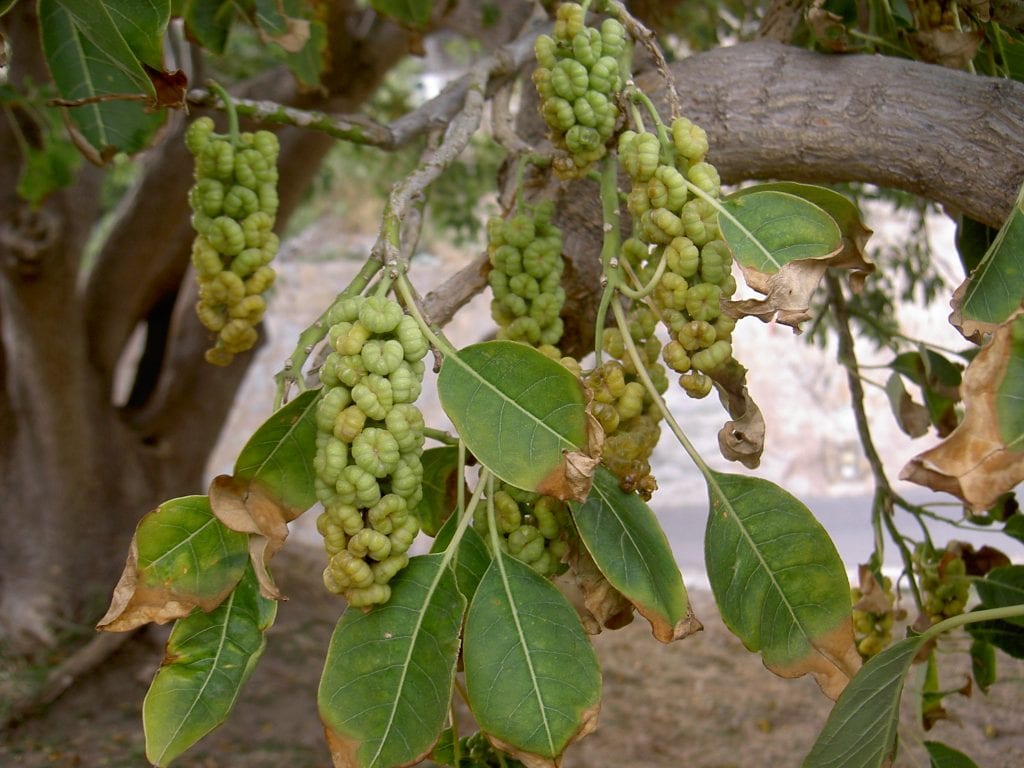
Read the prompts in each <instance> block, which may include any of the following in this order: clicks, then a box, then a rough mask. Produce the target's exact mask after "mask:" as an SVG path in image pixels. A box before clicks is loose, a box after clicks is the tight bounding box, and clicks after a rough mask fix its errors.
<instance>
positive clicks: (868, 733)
mask: <svg viewBox="0 0 1024 768" xmlns="http://www.w3.org/2000/svg"><path fill="white" fill-rule="evenodd" d="M922 641H923V638H922V637H911V638H908V639H906V640H901V641H900V642H898V643H894V644H893V645H891V646H889V647H888V648H886V649H885V650H884V651H882V652H881V653H880V654H878V655H877V656H875V657H873V658H872V659H871V660H870V661H869V662H868V663H867V664H865V665H864V668H863V669H861V671H860V673H858V674H857V676H856V677H854V678H853V680H852V681H851V682H850V684H849V685H848V686H846V690H844V691H843V694H842V695H841V696H840V697H839V700H838V701H837V702H836V705H835V707H833V708H832V713H831V714H830V715H829V716H828V720H827V721H826V723H825V727H824V728H822V730H821V733H820V734H818V739H817V740H816V741H815V742H814V746H813V747H811V751H810V753H809V754H808V755H807V757H806V758H805V759H804V762H803V768H879V767H880V766H881V765H883V764H884V762H885V760H886V758H887V757H889V756H890V755H891V754H892V752H893V749H894V747H895V745H896V728H897V726H898V725H899V705H900V695H901V694H902V693H903V683H904V680H905V677H906V674H907V670H908V669H910V664H911V662H912V661H913V660H914V656H916V655H917V652H918V650H919V649H920V647H921V643H922Z"/></svg>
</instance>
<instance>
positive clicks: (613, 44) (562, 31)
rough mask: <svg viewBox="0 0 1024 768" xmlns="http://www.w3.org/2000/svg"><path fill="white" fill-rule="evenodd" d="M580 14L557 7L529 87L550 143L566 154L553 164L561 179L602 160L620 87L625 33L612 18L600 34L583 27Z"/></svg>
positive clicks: (578, 9) (540, 42) (576, 7)
mask: <svg viewBox="0 0 1024 768" xmlns="http://www.w3.org/2000/svg"><path fill="white" fill-rule="evenodd" d="M585 15H586V11H585V10H584V8H583V6H582V5H580V4H579V3H563V4H562V5H560V6H559V7H558V11H557V16H556V20H555V28H554V36H550V35H541V36H539V37H538V38H537V41H536V44H535V45H534V51H535V53H536V56H537V62H538V64H540V66H539V67H538V68H537V69H536V70H534V73H533V82H534V84H535V85H536V87H537V93H538V94H539V95H540V98H541V114H542V115H543V117H544V122H546V123H547V125H548V127H549V128H550V129H551V140H552V143H553V144H554V145H555V146H556V147H558V148H559V149H564V150H565V151H566V152H567V153H568V155H567V156H561V157H558V158H556V160H555V170H556V171H558V173H559V174H560V175H561V176H563V177H565V178H576V177H580V176H583V175H585V174H586V173H587V171H588V170H589V169H590V167H591V165H592V164H593V163H594V162H595V161H597V160H600V159H601V158H602V157H604V155H605V153H606V151H607V147H606V145H607V142H608V140H609V139H611V137H612V135H613V134H614V132H615V124H616V121H617V120H618V118H619V108H618V107H617V106H616V104H615V100H616V96H617V93H618V91H619V90H620V89H621V88H622V83H623V80H622V76H621V74H620V71H619V62H620V60H621V59H622V58H623V56H624V54H625V53H626V47H627V46H626V30H625V29H624V28H623V26H622V24H620V23H619V22H618V21H617V20H616V19H605V20H604V21H603V22H602V23H601V28H600V29H598V28H596V27H589V26H587V25H586V23H585V22H584V17H585Z"/></svg>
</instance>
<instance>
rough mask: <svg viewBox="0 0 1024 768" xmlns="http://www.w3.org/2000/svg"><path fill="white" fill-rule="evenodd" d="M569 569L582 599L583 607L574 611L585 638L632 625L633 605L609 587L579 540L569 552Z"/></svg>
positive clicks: (578, 607) (617, 591)
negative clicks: (585, 633)
mask: <svg viewBox="0 0 1024 768" xmlns="http://www.w3.org/2000/svg"><path fill="white" fill-rule="evenodd" d="M569 566H570V569H571V571H572V575H573V582H574V583H575V585H576V587H577V588H578V589H579V591H580V594H581V595H582V598H583V606H582V607H581V606H579V605H577V611H578V613H579V614H580V620H581V621H582V622H583V627H584V629H586V631H587V633H588V634H591V635H597V634H600V632H601V630H602V629H620V628H622V627H624V626H626V625H627V624H629V623H630V622H632V621H633V610H634V609H633V603H631V602H630V601H629V600H628V599H627V598H626V596H625V595H623V594H622V593H621V592H619V590H617V589H616V588H615V587H613V586H612V585H611V583H609V581H608V579H606V578H605V577H604V574H603V573H601V571H600V570H599V569H598V567H597V564H596V563H595V562H594V559H593V558H592V557H591V556H590V553H589V552H588V551H587V548H586V547H584V546H583V544H582V543H581V542H580V541H578V540H577V541H576V542H575V543H574V544H573V546H572V547H571V549H570V552H569Z"/></svg>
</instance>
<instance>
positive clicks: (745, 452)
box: [710, 360, 765, 469]
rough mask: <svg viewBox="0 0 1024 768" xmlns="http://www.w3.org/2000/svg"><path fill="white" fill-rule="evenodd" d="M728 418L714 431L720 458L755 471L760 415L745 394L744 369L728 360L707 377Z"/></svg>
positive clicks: (760, 434)
mask: <svg viewBox="0 0 1024 768" xmlns="http://www.w3.org/2000/svg"><path fill="white" fill-rule="evenodd" d="M710 376H711V380H712V381H713V382H714V383H715V388H716V389H717V390H718V397H719V399H720V400H721V401H722V405H724V406H725V408H726V410H727V411H728V412H729V415H730V416H731V417H732V419H731V420H730V421H727V422H726V423H725V425H724V426H723V427H722V428H721V429H720V430H719V431H718V447H719V450H720V451H721V452H722V456H724V457H725V458H727V459H729V460H730V461H738V462H740V463H741V464H742V465H743V466H745V467H746V468H747V469H756V468H757V466H758V465H759V464H760V463H761V452H762V451H763V450H764V432H765V424H764V416H762V415H761V409H760V408H758V407H757V403H755V402H754V400H753V398H752V397H751V396H750V393H749V392H748V391H747V369H746V368H744V367H743V366H742V365H740V364H739V362H737V361H736V360H730V361H729V362H728V363H727V364H726V365H723V366H721V367H719V368H718V369H716V370H714V371H712V372H711V374H710Z"/></svg>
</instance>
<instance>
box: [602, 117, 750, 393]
mask: <svg viewBox="0 0 1024 768" xmlns="http://www.w3.org/2000/svg"><path fill="white" fill-rule="evenodd" d="M666 133H667V134H670V136H671V146H670V147H668V146H666V145H665V144H663V143H662V142H661V141H659V139H658V136H657V135H656V134H654V133H648V132H640V133H637V132H635V131H625V132H624V133H623V134H622V135H621V136H620V138H619V160H620V162H621V164H622V167H623V168H624V169H625V170H626V172H627V173H628V174H629V177H630V179H631V181H632V189H631V190H630V193H629V196H628V198H627V207H628V209H629V212H630V215H631V216H632V218H633V222H634V236H633V237H631V238H629V239H628V240H626V241H625V242H624V243H623V246H622V254H621V255H622V259H623V260H624V261H625V262H627V263H628V264H629V265H630V267H631V268H632V269H633V270H634V271H635V272H636V273H637V274H638V275H639V277H640V280H641V281H642V282H646V281H648V280H650V279H651V278H652V277H653V276H654V275H655V274H656V271H657V269H658V266H659V264H661V262H662V260H664V265H663V270H664V271H663V273H662V275H661V278H660V280H659V281H658V284H657V287H656V289H655V291H654V297H653V298H654V303H655V304H656V306H657V307H658V311H659V313H660V314H661V317H662V320H663V321H664V323H665V325H666V326H667V327H668V329H669V335H670V340H669V342H668V343H667V344H666V345H665V348H664V350H663V359H664V361H665V363H666V364H667V365H668V367H669V368H671V369H672V370H673V371H675V372H677V373H679V374H681V376H680V378H679V383H680V385H681V386H682V388H683V389H684V390H685V391H686V393H687V394H689V395H690V396H691V397H704V396H705V395H707V394H708V393H709V392H710V391H711V378H710V376H709V375H708V374H709V373H711V372H713V371H714V370H715V369H716V368H718V367H719V366H721V365H723V364H724V363H726V362H727V361H729V360H730V359H731V358H732V341H731V340H732V331H733V328H734V327H735V324H736V323H735V320H733V319H732V318H731V317H728V316H727V315H724V314H723V313H722V308H721V301H722V299H727V298H729V297H730V296H732V295H733V293H735V291H736V280H735V279H734V278H733V276H732V253H731V251H730V250H729V246H728V245H727V244H726V243H725V241H724V240H722V239H721V233H720V231H719V228H718V214H717V212H716V210H715V208H714V207H713V206H712V205H711V203H709V202H708V201H707V200H706V199H704V198H703V197H700V196H696V195H692V194H691V192H690V190H689V188H688V183H689V184H692V185H693V186H695V187H697V188H698V189H700V190H701V191H702V192H703V193H704V194H705V195H707V196H708V197H710V198H717V197H719V194H720V187H721V182H720V180H719V177H718V171H717V170H715V167H714V166H713V165H711V164H710V163H708V162H707V161H706V160H705V159H704V157H705V155H706V153H707V150H708V142H707V136H706V134H705V133H704V131H703V130H702V129H701V128H699V127H698V126H696V125H694V124H693V123H691V122H690V121H689V120H687V119H686V118H677V119H676V120H674V121H673V122H672V125H671V129H670V130H669V131H667V132H666Z"/></svg>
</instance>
